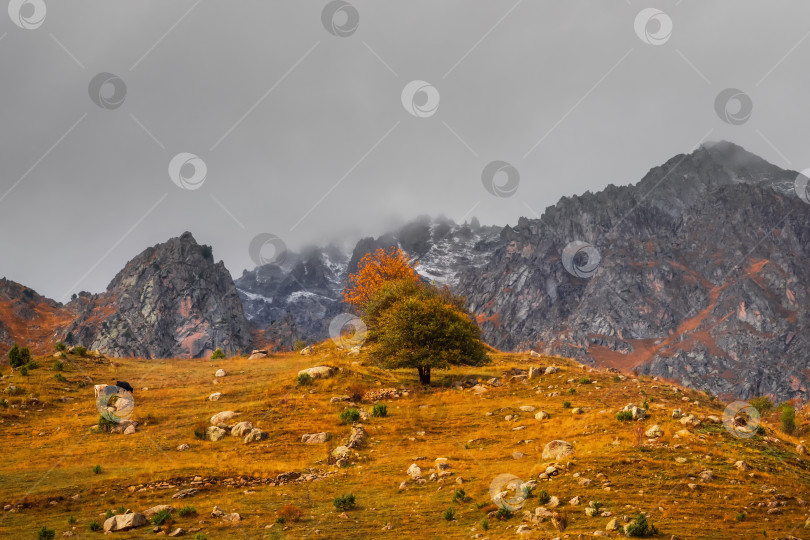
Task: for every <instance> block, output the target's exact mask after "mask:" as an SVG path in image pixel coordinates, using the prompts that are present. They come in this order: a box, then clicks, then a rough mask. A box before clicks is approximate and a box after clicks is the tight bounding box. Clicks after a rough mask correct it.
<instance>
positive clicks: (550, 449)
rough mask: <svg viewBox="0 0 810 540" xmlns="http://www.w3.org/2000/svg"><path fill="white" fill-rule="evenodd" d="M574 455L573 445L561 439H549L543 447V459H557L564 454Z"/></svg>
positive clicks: (564, 455)
mask: <svg viewBox="0 0 810 540" xmlns="http://www.w3.org/2000/svg"><path fill="white" fill-rule="evenodd" d="M572 455H574V445H572V444H571V443H570V442H567V441H563V440H556V441H551V442H550V443H548V444H546V446H545V447H544V448H543V459H546V460H550V459H553V460H555V461H556V460H559V459H560V458H563V457H566V456H572Z"/></svg>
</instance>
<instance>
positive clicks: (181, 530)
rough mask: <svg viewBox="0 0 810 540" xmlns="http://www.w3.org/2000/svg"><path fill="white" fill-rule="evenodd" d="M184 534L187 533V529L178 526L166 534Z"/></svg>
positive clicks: (172, 535) (173, 535) (171, 535)
mask: <svg viewBox="0 0 810 540" xmlns="http://www.w3.org/2000/svg"><path fill="white" fill-rule="evenodd" d="M184 534H186V530H185V529H183V528H181V527H177V528H176V529H175V530H173V531H172V532H170V533H169V534H167V535H166V536H169V537H171V538H174V537H176V536H183V535H184Z"/></svg>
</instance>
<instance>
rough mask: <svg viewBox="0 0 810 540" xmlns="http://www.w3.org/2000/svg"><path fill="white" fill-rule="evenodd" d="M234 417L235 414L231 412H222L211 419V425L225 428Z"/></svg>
mask: <svg viewBox="0 0 810 540" xmlns="http://www.w3.org/2000/svg"><path fill="white" fill-rule="evenodd" d="M234 416H236V413H235V412H233V411H222V412H220V413H217V414H215V415H214V416H212V417H211V425H212V426H220V427H223V426H226V425H227V424H228V422H230V421H231V420H232V419H233V417H234Z"/></svg>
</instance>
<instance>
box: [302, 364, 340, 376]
mask: <svg viewBox="0 0 810 540" xmlns="http://www.w3.org/2000/svg"><path fill="white" fill-rule="evenodd" d="M338 371H340V370H339V369H338V368H336V367H332V366H315V367H311V368H307V369H302V370H301V371H299V372H298V376H299V377H300V376H301V375H304V374H306V375H309V376H310V377H312V378H313V379H328V378H329V377H332V376H333V375H336V374H337V373H338Z"/></svg>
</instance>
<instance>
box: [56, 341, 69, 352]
mask: <svg viewBox="0 0 810 540" xmlns="http://www.w3.org/2000/svg"><path fill="white" fill-rule="evenodd" d="M65 349H67V345H65V344H64V343H62V342H61V341H57V342H56V350H57V351H64V350H65Z"/></svg>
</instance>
